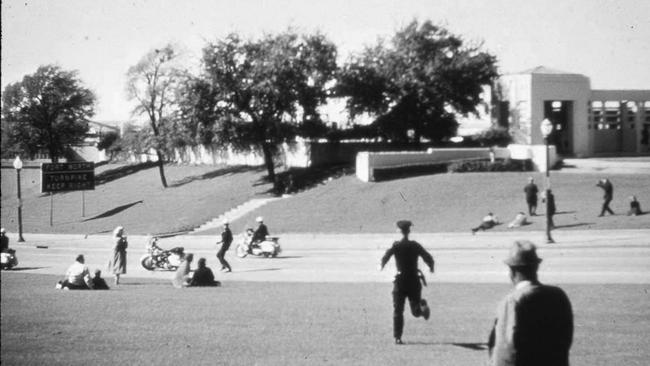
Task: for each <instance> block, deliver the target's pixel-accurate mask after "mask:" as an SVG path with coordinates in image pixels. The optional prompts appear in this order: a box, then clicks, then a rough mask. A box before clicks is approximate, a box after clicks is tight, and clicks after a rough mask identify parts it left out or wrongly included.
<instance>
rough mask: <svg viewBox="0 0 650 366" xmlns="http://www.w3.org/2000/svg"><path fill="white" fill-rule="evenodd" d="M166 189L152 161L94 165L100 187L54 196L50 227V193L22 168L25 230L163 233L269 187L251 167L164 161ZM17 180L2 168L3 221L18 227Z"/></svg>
mask: <svg viewBox="0 0 650 366" xmlns="http://www.w3.org/2000/svg"><path fill="white" fill-rule="evenodd" d="M165 173H166V176H167V181H168V182H169V188H167V189H163V188H162V186H161V184H160V176H159V175H158V169H157V168H156V167H154V166H152V165H144V166H140V167H129V166H123V165H106V166H101V167H99V168H97V170H96V177H97V182H98V185H97V186H96V187H95V190H94V191H86V192H85V193H84V194H85V217H82V193H81V192H68V193H60V194H55V195H54V196H53V202H54V222H53V224H54V225H53V226H49V217H50V212H49V210H50V197H49V196H48V195H46V194H41V193H40V175H39V174H40V170H38V169H23V172H22V174H21V177H22V184H21V186H22V195H23V198H24V205H23V229H24V231H25V232H30V233H80V234H88V233H101V232H108V231H111V230H113V229H114V228H115V226H117V225H123V226H125V227H126V228H127V231H128V232H130V233H139V234H146V233H165V232H174V231H180V230H183V229H188V228H193V227H195V226H198V225H200V224H202V223H203V222H205V221H208V220H210V219H212V218H214V217H216V216H218V215H219V214H221V213H222V212H224V211H227V210H228V209H230V208H231V207H234V206H237V205H239V204H241V203H243V202H246V201H248V200H249V199H251V198H253V197H256V196H258V195H266V192H267V191H268V190H269V189H270V188H271V186H270V185H269V184H266V183H265V182H263V181H262V180H261V179H262V177H263V175H264V174H263V172H262V170H261V169H259V168H250V167H215V166H182V165H168V166H166V168H165ZM15 185H16V178H15V172H14V170H13V169H2V225H3V227H6V228H7V229H8V230H10V231H16V230H17V223H16V193H15V192H16V190H15V189H16V188H15Z"/></svg>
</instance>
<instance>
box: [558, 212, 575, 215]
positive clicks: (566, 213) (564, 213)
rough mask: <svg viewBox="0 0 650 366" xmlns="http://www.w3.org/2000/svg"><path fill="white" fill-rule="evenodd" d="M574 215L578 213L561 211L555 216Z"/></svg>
mask: <svg viewBox="0 0 650 366" xmlns="http://www.w3.org/2000/svg"><path fill="white" fill-rule="evenodd" d="M572 213H576V212H575V211H559V212H556V213H555V214H556V215H568V214H572Z"/></svg>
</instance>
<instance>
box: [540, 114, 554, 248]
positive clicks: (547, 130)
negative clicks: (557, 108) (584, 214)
mask: <svg viewBox="0 0 650 366" xmlns="http://www.w3.org/2000/svg"><path fill="white" fill-rule="evenodd" d="M539 128H540V130H541V131H542V136H544V142H545V143H546V242H547V243H555V241H553V238H552V237H551V215H550V214H549V212H550V211H551V210H550V204H551V201H550V200H549V196H550V194H549V191H550V190H551V177H550V175H549V171H550V169H551V167H550V164H549V156H548V138H549V136H550V135H551V133H552V132H553V124H552V123H551V121H549V120H548V119H547V118H544V120H543V121H542V123H541V124H540V126H539Z"/></svg>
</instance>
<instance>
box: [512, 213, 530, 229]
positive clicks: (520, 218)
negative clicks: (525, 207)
mask: <svg viewBox="0 0 650 366" xmlns="http://www.w3.org/2000/svg"><path fill="white" fill-rule="evenodd" d="M527 224H528V221H527V220H526V214H525V213H523V212H520V213H518V214H517V215H516V216H515V219H514V220H512V222H511V223H509V224H508V228H509V229H512V228H515V227H520V226H524V225H527Z"/></svg>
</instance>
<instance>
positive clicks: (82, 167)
mask: <svg viewBox="0 0 650 366" xmlns="http://www.w3.org/2000/svg"><path fill="white" fill-rule="evenodd" d="M94 189H95V163H93V162H82V163H43V164H42V165H41V192H65V191H87V190H94Z"/></svg>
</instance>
